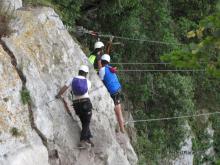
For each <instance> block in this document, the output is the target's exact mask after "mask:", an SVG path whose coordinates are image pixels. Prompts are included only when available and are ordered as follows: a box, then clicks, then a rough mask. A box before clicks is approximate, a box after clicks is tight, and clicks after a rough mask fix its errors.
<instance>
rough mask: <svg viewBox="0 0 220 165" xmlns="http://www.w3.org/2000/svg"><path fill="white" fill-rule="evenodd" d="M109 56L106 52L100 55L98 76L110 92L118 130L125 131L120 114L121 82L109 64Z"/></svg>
mask: <svg viewBox="0 0 220 165" xmlns="http://www.w3.org/2000/svg"><path fill="white" fill-rule="evenodd" d="M109 63H110V56H109V55H108V54H104V55H103V56H102V57H101V64H102V68H101V69H100V70H99V77H100V78H101V80H102V81H103V83H104V84H105V86H106V88H107V90H108V92H109V93H110V95H111V97H112V99H113V101H114V104H115V114H116V118H117V121H118V123H119V127H120V131H121V132H122V133H124V132H125V128H124V119H123V116H122V110H121V103H120V102H121V101H120V99H121V84H120V82H119V80H118V77H117V75H116V73H115V69H114V68H112V67H111V66H110V65H109Z"/></svg>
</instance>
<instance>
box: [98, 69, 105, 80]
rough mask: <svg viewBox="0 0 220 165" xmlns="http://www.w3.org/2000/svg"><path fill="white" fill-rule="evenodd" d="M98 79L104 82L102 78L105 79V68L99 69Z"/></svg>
mask: <svg viewBox="0 0 220 165" xmlns="http://www.w3.org/2000/svg"><path fill="white" fill-rule="evenodd" d="M99 77H100V79H101V80H104V77H105V67H103V68H101V69H100V71H99Z"/></svg>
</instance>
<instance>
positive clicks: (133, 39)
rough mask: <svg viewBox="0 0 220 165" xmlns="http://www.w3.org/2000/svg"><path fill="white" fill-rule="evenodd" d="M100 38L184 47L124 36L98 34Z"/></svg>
mask: <svg viewBox="0 0 220 165" xmlns="http://www.w3.org/2000/svg"><path fill="white" fill-rule="evenodd" d="M98 36H99V37H103V38H109V37H114V38H117V39H123V40H130V41H140V42H148V43H154V44H162V45H179V46H182V45H184V44H178V43H174V42H164V41H155V40H148V39H138V38H130V37H122V36H113V35H106V34H98Z"/></svg>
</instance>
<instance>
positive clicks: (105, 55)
mask: <svg viewBox="0 0 220 165" xmlns="http://www.w3.org/2000/svg"><path fill="white" fill-rule="evenodd" d="M101 60H103V61H108V62H110V56H109V55H108V54H103V55H102V57H101Z"/></svg>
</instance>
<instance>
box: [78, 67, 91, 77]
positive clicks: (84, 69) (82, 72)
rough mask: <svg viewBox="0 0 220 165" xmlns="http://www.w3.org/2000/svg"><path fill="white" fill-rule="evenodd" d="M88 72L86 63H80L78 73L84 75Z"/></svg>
mask: <svg viewBox="0 0 220 165" xmlns="http://www.w3.org/2000/svg"><path fill="white" fill-rule="evenodd" d="M88 73H89V67H88V66H86V65H81V66H80V68H79V75H80V76H84V77H86V76H87V74H88Z"/></svg>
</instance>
